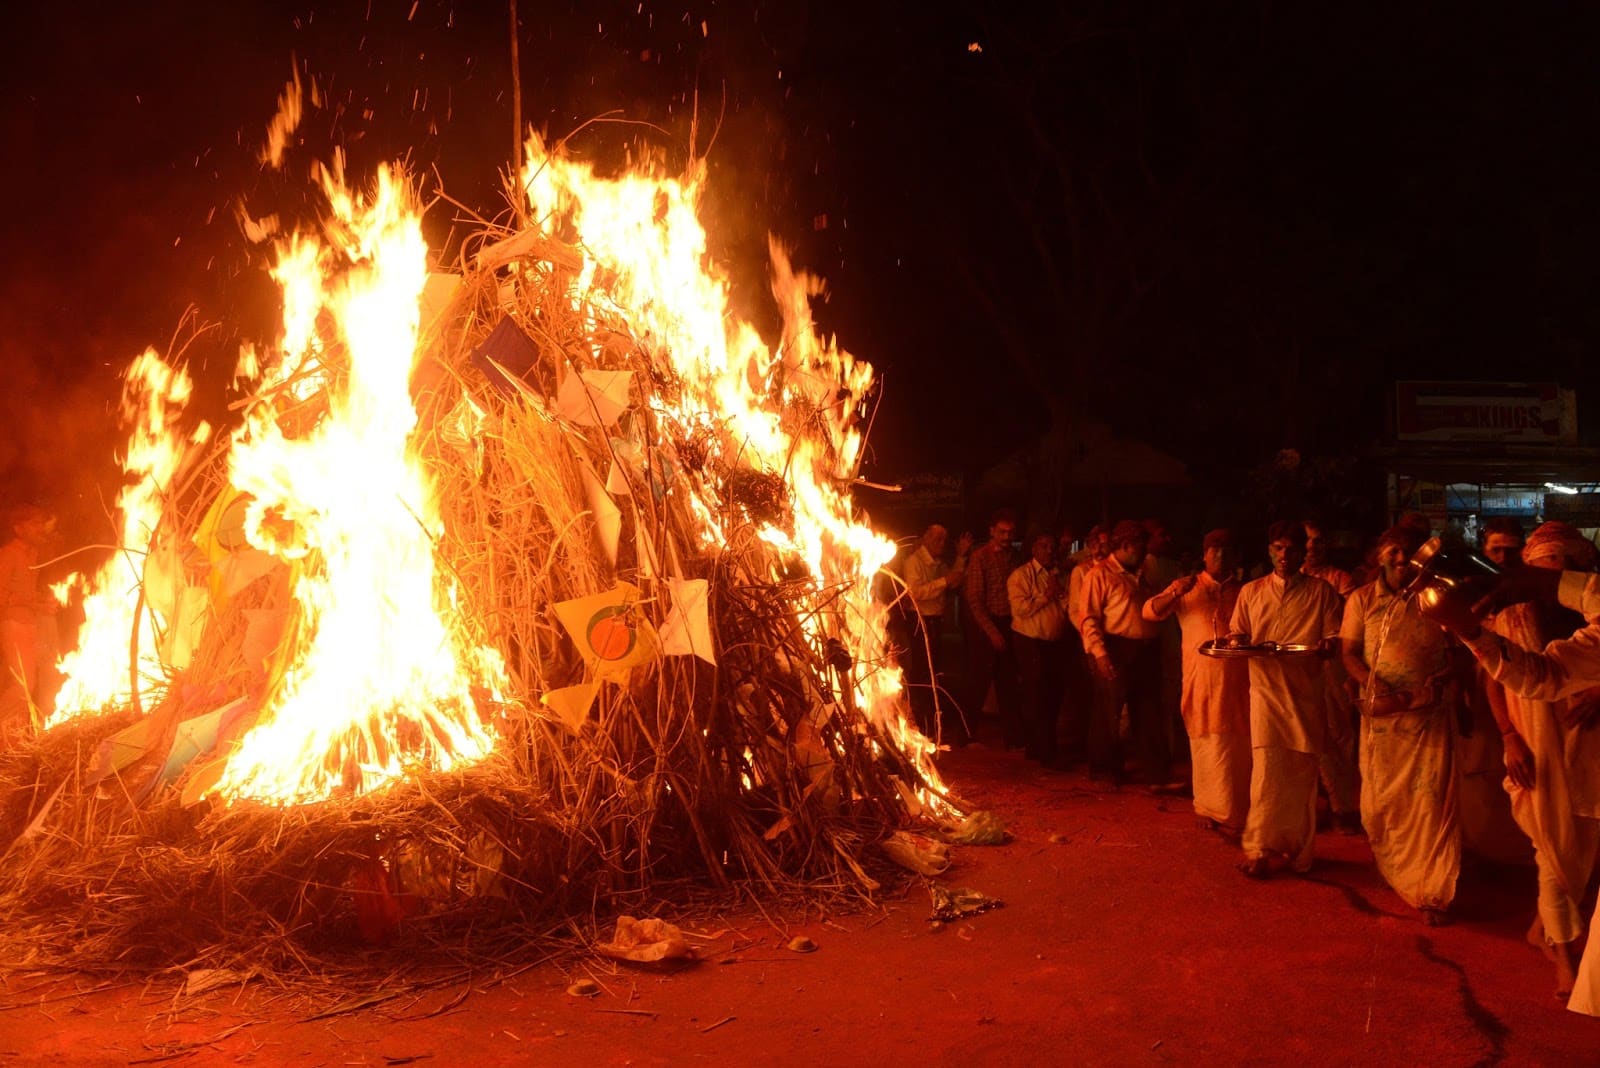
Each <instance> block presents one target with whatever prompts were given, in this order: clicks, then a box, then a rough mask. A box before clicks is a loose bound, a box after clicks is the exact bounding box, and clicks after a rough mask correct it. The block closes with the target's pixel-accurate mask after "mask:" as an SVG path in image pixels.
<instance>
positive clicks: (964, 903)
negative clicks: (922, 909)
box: [928, 883, 1005, 923]
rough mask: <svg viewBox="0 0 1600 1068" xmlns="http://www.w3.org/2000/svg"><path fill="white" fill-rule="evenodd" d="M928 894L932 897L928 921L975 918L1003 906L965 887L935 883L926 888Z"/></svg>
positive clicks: (983, 894) (999, 902)
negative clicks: (931, 911)
mask: <svg viewBox="0 0 1600 1068" xmlns="http://www.w3.org/2000/svg"><path fill="white" fill-rule="evenodd" d="M928 893H929V894H930V895H931V896H932V897H933V915H932V916H930V917H929V919H933V920H944V921H945V922H946V923H948V922H950V921H951V920H959V919H961V918H962V917H963V916H976V915H977V914H978V913H980V912H988V911H989V910H990V909H997V908H1000V907H1001V906H1003V905H1004V904H1005V902H1004V901H1001V900H1000V899H999V898H997V897H990V896H989V895H988V894H985V893H983V892H981V891H978V890H971V889H968V888H967V887H959V888H955V887H949V886H940V885H938V884H937V883H936V884H934V885H933V886H930V887H929V888H928Z"/></svg>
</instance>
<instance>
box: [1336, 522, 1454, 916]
mask: <svg viewBox="0 0 1600 1068" xmlns="http://www.w3.org/2000/svg"><path fill="white" fill-rule="evenodd" d="M1421 543H1422V538H1421V536H1420V535H1419V534H1418V533H1417V532H1416V531H1414V530H1411V529H1409V528H1407V527H1391V528H1390V529H1389V530H1387V531H1385V532H1384V533H1383V535H1382V536H1381V537H1379V539H1378V569H1379V570H1378V577H1377V578H1376V579H1374V580H1373V581H1372V582H1370V583H1368V584H1367V585H1365V586H1363V587H1361V588H1360V589H1359V590H1357V591H1356V592H1355V593H1353V594H1351V595H1350V599H1349V601H1347V602H1346V604H1345V610H1344V623H1343V626H1342V627H1341V628H1340V634H1339V636H1340V641H1341V646H1342V649H1343V657H1344V666H1345V670H1346V671H1348V672H1349V673H1350V677H1351V678H1353V679H1355V680H1356V682H1357V683H1359V684H1360V694H1361V697H1360V700H1359V701H1358V705H1359V707H1360V708H1361V820H1362V823H1363V825H1364V826H1365V827H1366V830H1367V839H1368V841H1369V842H1370V843H1371V844H1372V857H1373V860H1375V861H1376V862H1377V865H1378V873H1379V874H1380V875H1382V876H1383V878H1384V881H1385V882H1387V883H1388V884H1389V885H1390V886H1391V887H1392V888H1393V889H1394V891H1395V893H1397V894H1399V895H1400V897H1401V899H1402V900H1403V901H1405V903H1406V904H1408V905H1410V906H1411V907H1412V908H1415V909H1419V910H1421V912H1422V917H1423V919H1424V921H1425V922H1427V923H1428V924H1429V925H1430V926H1434V925H1438V924H1440V923H1444V922H1445V921H1446V917H1447V914H1448V909H1449V907H1450V902H1451V901H1453V900H1454V899H1455V894H1456V877H1457V876H1458V875H1460V873H1461V828H1460V824H1459V819H1458V808H1457V792H1456V770H1455V767H1454V763H1453V759H1452V758H1453V756H1454V754H1455V730H1456V719H1455V716H1454V714H1453V713H1454V709H1455V702H1456V701H1457V700H1458V699H1459V696H1460V695H1459V694H1458V693H1457V688H1456V684H1455V682H1454V681H1453V679H1452V672H1451V665H1450V640H1449V636H1448V635H1447V634H1446V633H1445V631H1444V630H1443V628H1441V627H1440V626H1439V625H1438V624H1437V623H1435V622H1433V621H1432V620H1430V619H1428V618H1427V617H1425V616H1424V615H1423V614H1422V611H1421V609H1420V608H1419V607H1418V605H1417V602H1416V601H1415V599H1412V598H1404V597H1402V596H1401V595H1400V591H1401V588H1402V586H1403V585H1404V572H1405V565H1406V561H1407V560H1409V559H1410V558H1411V554H1412V553H1414V552H1416V550H1417V548H1418V547H1419V546H1420V545H1421Z"/></svg>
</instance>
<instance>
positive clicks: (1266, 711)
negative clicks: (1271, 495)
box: [897, 510, 1600, 1015]
mask: <svg viewBox="0 0 1600 1068" xmlns="http://www.w3.org/2000/svg"><path fill="white" fill-rule="evenodd" d="M1429 526H1430V525H1429V523H1428V521H1427V519H1426V518H1425V517H1422V516H1418V515H1408V516H1405V517H1403V518H1402V520H1401V521H1400V522H1399V523H1397V524H1396V525H1395V526H1393V527H1391V528H1390V529H1388V530H1386V531H1384V532H1383V533H1382V534H1381V535H1379V536H1378V537H1377V539H1376V540H1375V542H1374V544H1373V545H1372V546H1371V548H1370V551H1369V552H1368V553H1367V555H1366V557H1365V558H1364V559H1363V560H1362V562H1361V563H1360V564H1359V565H1357V566H1356V567H1355V568H1353V569H1345V568H1341V567H1338V566H1335V565H1334V564H1333V563H1332V562H1330V560H1329V558H1328V544H1327V539H1326V531H1325V529H1324V527H1323V525H1322V524H1321V523H1318V522H1310V521H1283V522H1278V523H1274V524H1273V525H1272V526H1271V527H1270V528H1269V529H1268V530H1267V532H1266V538H1265V544H1264V545H1263V546H1260V547H1259V548H1260V549H1264V550H1265V556H1266V562H1265V563H1264V564H1262V565H1258V566H1256V567H1255V568H1253V569H1251V570H1250V571H1248V572H1247V570H1246V568H1245V567H1244V566H1243V561H1244V553H1243V550H1244V549H1245V546H1242V545H1241V544H1240V543H1239V541H1238V540H1237V539H1236V537H1235V535H1234V534H1233V533H1232V532H1230V531H1228V530H1213V531H1211V532H1210V533H1208V534H1206V535H1205V537H1204V539H1203V540H1202V542H1201V545H1200V555H1199V558H1198V560H1196V561H1193V562H1192V563H1190V562H1186V561H1180V560H1179V559H1177V558H1176V557H1175V556H1174V547H1173V545H1172V539H1171V538H1170V536H1169V534H1168V532H1167V530H1166V528H1165V526H1164V525H1163V524H1161V523H1159V522H1155V521H1145V522H1135V521H1123V522H1119V523H1116V524H1115V525H1114V526H1110V527H1108V528H1102V527H1096V528H1095V529H1094V530H1092V531H1090V532H1089V534H1088V535H1087V537H1086V538H1085V539H1084V540H1083V542H1082V544H1081V547H1079V546H1078V544H1077V543H1076V540H1075V539H1074V537H1073V535H1072V534H1071V532H1063V533H1060V534H1057V533H1049V532H1040V533H1037V534H1034V535H1032V536H1031V537H1029V538H1028V539H1027V540H1026V542H1025V543H1024V545H1025V548H1026V552H1025V553H1018V552H1016V551H1015V548H1014V547H1015V546H1016V545H1017V534H1018V529H1019V528H1018V523H1017V518H1016V516H1015V515H1014V514H1013V513H1012V512H1010V511H1009V510H1001V511H998V512H996V513H995V514H994V516H993V517H992V518H991V520H990V524H989V531H988V534H989V537H988V540H987V541H986V542H984V544H982V545H981V546H979V547H977V548H973V547H972V545H973V539H972V538H970V537H968V536H963V537H961V538H960V539H957V540H956V542H955V544H954V552H953V555H952V556H951V557H950V558H949V559H947V558H946V550H947V548H948V547H949V544H950V538H949V534H948V532H947V531H946V530H945V528H943V527H942V526H937V525H935V526H933V527H930V528H929V529H928V530H927V532H926V533H925V534H924V535H923V536H922V538H921V540H920V542H919V543H918V545H917V547H916V549H915V551H914V552H912V553H911V554H909V555H908V556H907V557H905V558H904V559H903V561H902V563H901V566H900V573H901V576H902V578H903V579H904V582H905V586H906V594H907V596H905V597H902V598H901V599H900V601H899V602H897V603H898V604H899V605H902V606H906V607H907V611H905V612H903V613H902V614H901V617H902V618H903V619H904V620H905V622H904V623H903V624H902V625H901V626H900V628H899V641H898V647H899V648H900V650H901V660H902V663H903V664H904V665H905V671H906V681H907V686H908V694H909V699H910V706H911V711H912V714H913V715H914V717H915V719H916V721H917V723H918V725H919V727H920V728H921V729H922V730H923V732H924V733H926V734H928V735H929V736H930V737H934V738H937V739H939V740H940V741H941V743H943V744H944V745H946V746H948V747H950V748H959V747H962V746H965V745H967V744H969V743H970V742H971V741H972V740H973V735H974V732H975V731H979V730H985V731H987V730H991V729H992V730H993V733H994V734H995V735H996V737H994V738H993V739H992V741H993V742H995V743H998V744H1003V745H1005V746H1006V747H1008V748H1016V749H1021V750H1023V751H1024V752H1025V755H1026V757H1027V758H1028V759H1030V760H1032V761H1035V762H1037V763H1038V764H1039V765H1040V766H1042V767H1043V768H1046V769H1050V770H1054V771H1063V772H1065V771H1073V770H1076V769H1078V768H1082V770H1083V771H1085V772H1086V773H1087V774H1088V776H1089V777H1090V778H1091V779H1092V780H1094V781H1096V782H1098V783H1101V784H1103V785H1105V786H1106V787H1116V786H1120V785H1121V784H1123V783H1125V782H1131V781H1137V782H1141V783H1143V784H1144V785H1145V786H1146V787H1147V788H1148V789H1150V790H1152V791H1154V792H1157V793H1162V794H1177V793H1184V792H1188V791H1192V794H1193V798H1194V809H1195V813H1196V815H1197V818H1198V822H1199V824H1200V825H1201V826H1202V827H1203V828H1205V829H1207V830H1209V831H1214V832H1216V833H1218V834H1220V835H1222V836H1223V837H1225V838H1226V839H1227V840H1229V841H1231V842H1234V843H1236V844H1237V846H1238V848H1239V851H1240V856H1239V861H1238V866H1239V869H1240V871H1242V872H1243V873H1244V875H1246V876H1248V877H1250V878H1254V879H1269V878H1272V877H1274V876H1276V875H1279V874H1280V873H1283V872H1305V871H1308V870H1309V869H1310V868H1311V865H1312V863H1313V851H1314V845H1315V839H1316V832H1317V830H1318V827H1319V823H1321V824H1322V825H1323V826H1325V827H1328V828H1330V829H1333V830H1337V831H1340V832H1343V833H1348V834H1362V833H1364V834H1365V835H1366V836H1367V839H1368V841H1369V843H1370V845H1371V849H1372V855H1373V859H1374V862H1375V865H1376V867H1377V870H1378V872H1379V873H1380V874H1381V876H1382V877H1383V879H1384V880H1385V881H1386V882H1387V883H1388V884H1389V886H1391V887H1392V888H1393V889H1394V891H1395V892H1396V893H1397V894H1398V895H1399V897H1400V898H1401V899H1402V900H1404V901H1405V902H1406V903H1407V904H1408V905H1409V906H1411V907H1412V908H1415V909H1417V910H1418V914H1419V916H1420V917H1421V918H1422V919H1423V921H1424V922H1426V923H1428V924H1430V925H1433V924H1439V923H1445V922H1448V918H1449V914H1450V908H1451V904H1452V901H1453V899H1454V897H1455V893H1456V884H1457V879H1458V876H1459V874H1460V872H1461V868H1462V860H1463V854H1464V853H1472V854H1475V855H1478V856H1482V857H1484V858H1485V859H1489V860H1496V861H1507V860H1526V859H1528V858H1529V857H1530V856H1531V859H1532V861H1533V863H1534V865H1535V866H1536V868H1537V872H1538V880H1537V887H1538V890H1537V900H1536V902H1533V903H1532V904H1533V905H1534V907H1535V911H1536V916H1535V919H1534V921H1533V925H1532V928H1531V929H1530V931H1529V941H1530V942H1531V943H1532V944H1534V945H1535V946H1537V947H1539V948H1540V949H1541V950H1542V951H1543V953H1544V954H1545V955H1546V956H1547V957H1548V958H1549V960H1550V962H1551V963H1552V965H1553V967H1554V971H1555V975H1556V987H1557V992H1558V993H1560V994H1562V995H1566V996H1569V999H1570V1000H1569V1004H1570V1006H1571V1007H1572V1008H1573V1009H1574V1010H1576V1011H1580V1012H1586V1013H1589V1014H1591V1015H1600V940H1596V944H1595V945H1594V946H1593V950H1592V952H1588V953H1580V947H1581V946H1583V944H1584V940H1583V936H1584V934H1585V917H1586V911H1585V908H1584V905H1585V901H1586V895H1587V894H1589V893H1591V892H1592V884H1593V882H1594V879H1595V876H1596V875H1597V874H1600V872H1597V865H1596V861H1597V857H1600V729H1597V728H1600V576H1596V575H1594V572H1595V571H1596V564H1597V558H1596V550H1595V546H1594V544H1593V543H1592V542H1591V541H1590V540H1589V539H1588V538H1587V537H1585V536H1584V535H1583V533H1582V532H1580V531H1578V530H1577V529H1575V528H1573V527H1571V526H1569V525H1567V524H1565V523H1561V522H1547V523H1543V524H1541V525H1539V526H1538V527H1537V528H1536V529H1535V530H1533V531H1532V532H1531V534H1528V535H1527V536H1526V537H1525V536H1524V531H1523V529H1522V527H1521V526H1520V525H1519V524H1517V523H1516V522H1515V521H1514V520H1508V519H1496V520H1491V521H1490V522H1489V523H1488V524H1486V525H1485V527H1484V528H1483V529H1482V531H1481V532H1480V537H1481V545H1480V546H1479V552H1480V553H1481V555H1482V556H1483V557H1484V558H1486V559H1488V560H1490V561H1492V562H1493V563H1494V565H1495V566H1496V567H1498V568H1500V569H1501V571H1502V578H1501V579H1500V580H1499V581H1498V584H1497V585H1496V586H1495V587H1494V591H1493V593H1492V594H1490V595H1489V596H1487V597H1485V598H1482V599H1480V600H1479V601H1477V602H1476V603H1474V604H1472V605H1470V606H1466V607H1464V606H1463V605H1461V604H1460V603H1459V602H1460V598H1459V597H1456V598H1453V599H1444V600H1440V599H1430V598H1427V597H1419V596H1413V595H1412V594H1413V593H1414V592H1415V591H1414V587H1413V580H1414V579H1415V578H1416V576H1417V567H1416V564H1415V562H1414V561H1415V558H1416V555H1417V552H1418V550H1419V548H1421V547H1422V546H1423V545H1424V543H1425V542H1426V540H1427V539H1428V538H1429V537H1430V535H1431V531H1430V529H1429ZM952 616H959V619H960V624H961V631H962V636H963V638H964V644H965V651H966V654H967V656H966V665H965V672H964V676H963V679H962V685H961V686H960V687H958V688H957V691H958V692H955V693H952V692H951V691H950V690H949V689H946V688H945V687H943V686H941V684H940V683H941V677H942V676H941V671H942V667H943V665H942V663H941V660H940V653H939V650H940V649H941V647H942V646H943V645H944V644H945V642H944V641H943V640H941V635H942V634H943V633H945V632H946V626H945V624H946V620H947V619H948V618H950V617H952ZM1591 621H1592V622H1591ZM951 637H952V639H953V634H952V635H951ZM950 644H952V645H953V644H954V641H953V640H951V641H950ZM930 654H931V655H930ZM1180 724H1181V727H1180V726H1179V725H1180ZM1185 742H1186V744H1187V750H1188V758H1189V759H1188V762H1187V763H1188V768H1189V776H1188V778H1187V780H1185V779H1183V778H1181V777H1179V776H1175V775H1174V768H1181V767H1182V766H1183V761H1182V759H1181V757H1182V753H1181V752H1180V751H1179V750H1181V748H1182V747H1183V745H1184V744H1185Z"/></svg>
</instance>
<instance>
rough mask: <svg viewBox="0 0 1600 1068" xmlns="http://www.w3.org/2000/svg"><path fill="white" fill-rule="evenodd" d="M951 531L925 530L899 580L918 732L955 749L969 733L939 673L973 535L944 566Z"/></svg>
mask: <svg viewBox="0 0 1600 1068" xmlns="http://www.w3.org/2000/svg"><path fill="white" fill-rule="evenodd" d="M949 539H950V535H949V531H947V530H946V529H945V528H944V527H942V526H940V525H939V524H938V523H935V524H933V525H932V526H930V527H929V528H928V529H927V530H925V531H923V534H922V538H921V540H920V541H919V542H918V543H917V548H916V550H915V551H914V552H912V553H911V555H910V556H908V557H906V560H905V563H904V564H903V565H901V566H902V570H903V574H902V575H901V578H902V579H904V580H905V584H906V592H905V595H906V597H907V599H909V601H910V602H911V603H910V604H909V605H906V606H902V608H903V612H902V615H903V618H904V619H905V620H906V622H907V623H908V624H909V626H908V627H907V628H906V652H905V655H904V657H903V658H902V662H901V667H902V669H903V670H904V671H905V681H906V691H907V693H908V694H909V695H910V698H911V713H912V716H913V717H914V718H915V719H916V722H917V729H918V730H920V731H921V732H922V733H923V734H925V735H927V736H928V737H929V738H933V739H936V740H938V741H943V742H948V743H949V744H950V745H953V746H957V747H960V746H963V745H966V744H967V741H968V734H967V730H966V726H965V724H963V723H962V721H961V717H960V715H959V714H957V715H951V716H947V715H946V713H947V711H953V708H952V706H951V704H950V702H941V701H940V700H939V694H938V687H939V672H940V668H941V667H942V666H943V644H944V642H943V631H944V616H945V604H946V602H947V601H948V600H949V592H950V591H951V590H955V589H960V588H961V580H962V576H963V575H964V574H965V573H966V567H967V552H968V551H969V550H970V549H971V548H972V535H970V534H963V535H961V537H960V539H959V540H958V541H957V542H956V560H955V564H954V565H953V566H947V565H946V564H945V562H944V559H943V557H944V550H945V546H946V544H948V542H949Z"/></svg>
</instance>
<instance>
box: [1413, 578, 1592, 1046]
mask: <svg viewBox="0 0 1600 1068" xmlns="http://www.w3.org/2000/svg"><path fill="white" fill-rule="evenodd" d="M1552 598H1554V599H1556V600H1558V601H1559V602H1560V603H1561V604H1562V605H1564V606H1566V607H1567V608H1570V609H1572V610H1573V611H1575V612H1577V613H1578V614H1579V615H1581V616H1583V618H1584V620H1585V625H1584V626H1583V627H1582V628H1581V629H1579V630H1578V631H1576V632H1574V633H1573V635H1572V637H1570V638H1563V639H1560V640H1558V641H1553V642H1551V643H1550V644H1548V645H1546V646H1545V647H1544V649H1542V650H1540V651H1534V650H1530V649H1523V648H1520V647H1519V646H1517V645H1516V644H1514V643H1512V642H1508V641H1507V640H1506V639H1504V638H1502V637H1501V636H1500V635H1498V634H1495V633H1493V632H1492V631H1489V630H1485V629H1484V628H1482V627H1481V626H1479V624H1478V622H1477V619H1476V618H1475V616H1474V615H1473V614H1472V613H1470V612H1466V611H1462V610H1461V606H1460V605H1459V604H1457V603H1455V602H1453V601H1451V600H1450V599H1448V598H1445V599H1443V600H1441V601H1440V602H1439V603H1438V605H1437V606H1436V609H1435V611H1436V616H1437V618H1438V621H1439V622H1440V623H1441V624H1442V625H1443V626H1445V627H1448V628H1449V629H1450V630H1452V631H1453V632H1455V634H1456V635H1457V636H1458V637H1460V638H1461V640H1462V641H1464V642H1466V644H1467V647H1468V648H1469V649H1471V650H1472V654H1473V655H1474V656H1476V657H1477V658H1478V662H1479V663H1480V664H1482V665H1483V667H1484V670H1485V671H1487V672H1488V673H1489V674H1490V675H1491V676H1493V677H1494V678H1495V679H1496V680H1498V681H1499V682H1501V683H1502V684H1504V686H1505V688H1506V690H1507V691H1508V692H1511V693H1518V694H1521V695H1522V696H1524V697H1532V698H1535V699H1537V700H1541V701H1556V700H1560V699H1561V698H1564V697H1570V696H1572V695H1573V694H1576V693H1579V692H1580V691H1582V690H1586V689H1589V688H1590V687H1593V686H1600V575H1592V574H1585V573H1584V572H1581V571H1553V570H1549V571H1547V570H1544V569H1541V568H1533V567H1525V568H1522V569H1520V570H1519V571H1517V572H1515V573H1513V574H1512V575H1511V577H1510V578H1508V579H1507V580H1506V581H1505V582H1503V583H1502V584H1501V586H1500V588H1499V589H1498V590H1497V591H1496V593H1495V595H1494V596H1493V598H1492V600H1493V602H1494V603H1496V604H1508V603H1512V602H1514V601H1517V600H1531V599H1543V600H1546V601H1548V600H1550V599H1552ZM1482 607H1483V606H1480V610H1481V609H1482ZM1535 774H1537V769H1535ZM1590 926H1591V928H1592V927H1593V926H1594V923H1593V920H1591V921H1590ZM1567 1008H1569V1009H1571V1010H1572V1011H1573V1012H1581V1013H1584V1014H1586V1015H1589V1016H1600V939H1595V938H1590V939H1589V941H1588V943H1587V944H1586V945H1585V947H1584V952H1583V960H1582V962H1581V963H1580V964H1579V965H1578V974H1577V977H1576V979H1575V980H1574V982H1573V984H1572V996H1571V997H1570V998H1569V999H1568V1000H1567Z"/></svg>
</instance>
